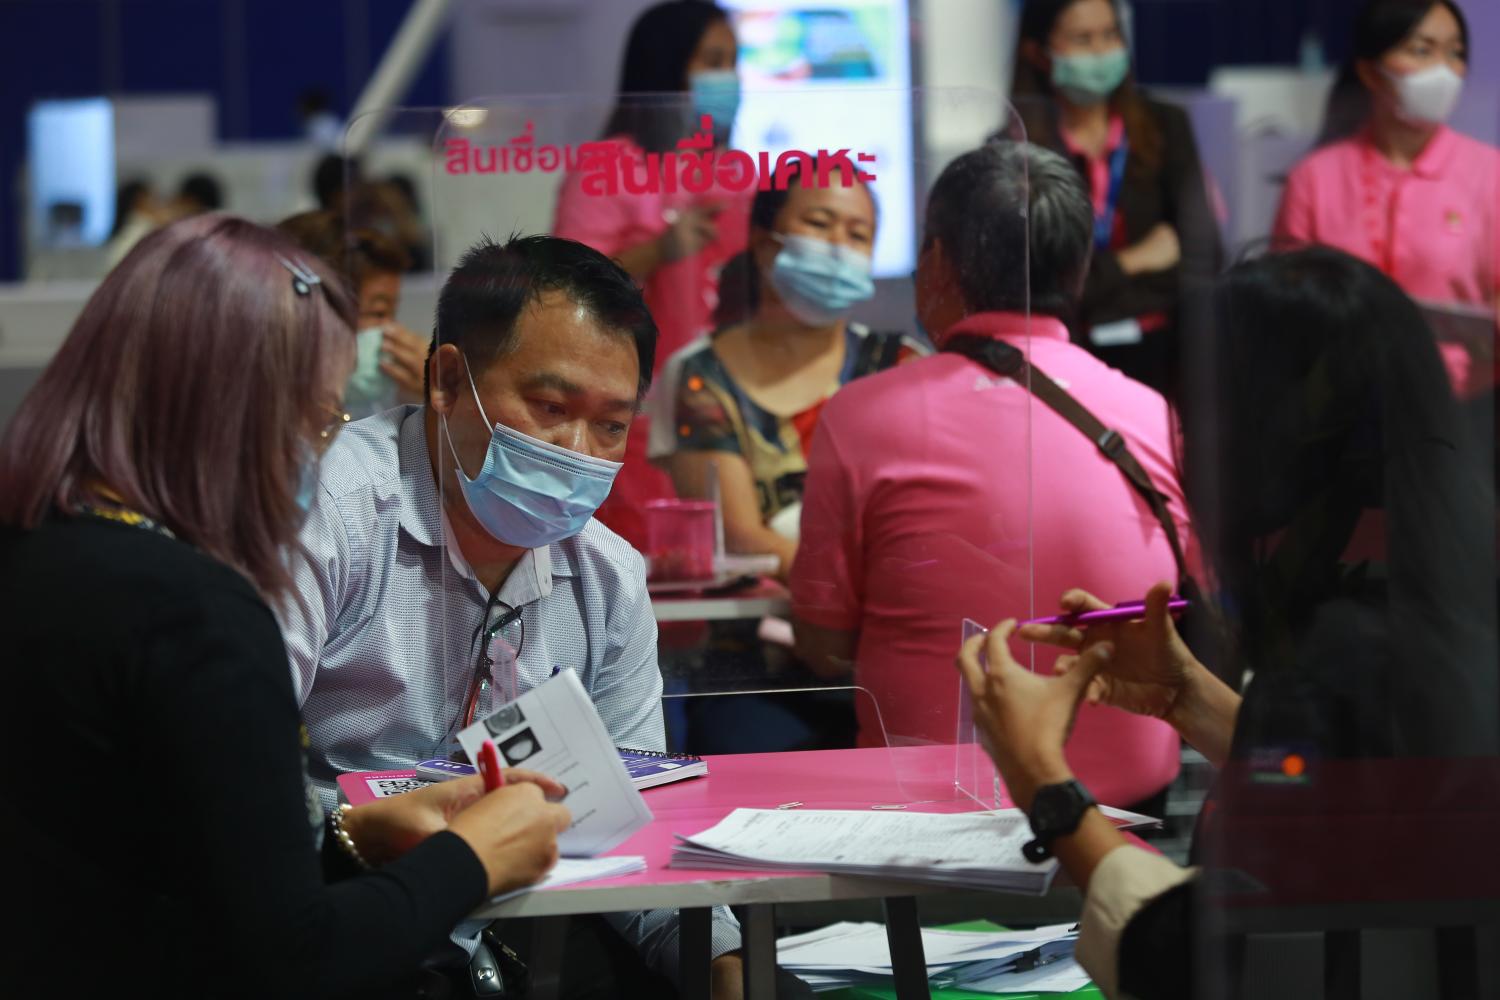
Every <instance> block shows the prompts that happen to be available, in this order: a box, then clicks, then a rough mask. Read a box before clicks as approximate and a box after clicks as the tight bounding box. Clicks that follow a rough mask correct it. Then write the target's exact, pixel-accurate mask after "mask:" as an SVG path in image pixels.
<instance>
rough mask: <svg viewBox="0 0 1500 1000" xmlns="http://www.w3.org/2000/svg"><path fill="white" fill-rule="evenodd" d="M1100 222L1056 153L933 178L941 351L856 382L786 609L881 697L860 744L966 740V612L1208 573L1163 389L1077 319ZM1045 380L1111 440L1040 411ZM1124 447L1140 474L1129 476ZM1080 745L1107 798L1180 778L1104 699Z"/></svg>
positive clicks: (818, 469) (975, 161) (920, 264)
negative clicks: (957, 667)
mask: <svg viewBox="0 0 1500 1000" xmlns="http://www.w3.org/2000/svg"><path fill="white" fill-rule="evenodd" d="M1092 232H1093V212H1092V210H1091V207H1090V205H1089V199H1088V195H1087V193H1086V191H1085V190H1084V187H1083V184H1082V182H1081V181H1080V180H1079V178H1078V175H1077V173H1076V172H1075V171H1074V169H1073V167H1072V165H1071V164H1069V163H1068V162H1067V160H1065V159H1063V157H1061V156H1059V155H1058V154H1056V153H1053V152H1051V151H1049V150H1046V149H1042V148H1041V147H1039V146H1035V145H1032V144H1029V143H1016V142H1004V141H992V142H990V143H987V144H986V145H985V146H983V147H981V148H980V149H977V150H973V151H971V152H968V153H965V154H964V155H962V156H960V157H958V158H957V159H956V160H954V161H953V162H952V163H951V164H949V165H948V167H947V168H945V169H944V171H943V173H942V174H941V175H940V176H939V177H938V180H937V182H936V184H934V185H933V188H932V193H931V195H930V196H929V198H928V203H927V217H926V224H925V228H924V233H923V240H922V249H921V253H920V255H919V257H918V260H917V276H916V286H917V287H916V292H917V315H918V318H919V319H920V321H921V323H922V326H923V327H924V328H925V329H927V330H928V331H930V333H931V335H932V338H933V341H934V343H935V344H936V345H937V347H938V353H937V354H934V355H932V356H931V357H925V358H918V359H916V360H913V361H912V362H910V363H909V364H904V365H901V366H900V367H897V368H894V369H892V370H890V371H885V372H880V373H878V374H875V375H870V376H868V377H866V378H862V379H859V380H857V381H855V382H851V383H850V384H849V385H847V386H845V387H844V388H843V389H842V390H840V391H839V393H838V394H837V395H835V396H834V397H833V398H832V399H831V400H829V401H828V404H827V406H826V407H825V408H824V410H823V415H822V417H821V419H820V420H819V424H818V430H817V434H816V435H815V436H814V438H813V445H812V453H811V455H810V456H809V459H808V473H807V484H806V488H805V495H804V500H803V510H802V540H801V542H800V544H799V546H798V550H797V559H796V562H794V563H793V564H792V573H791V590H792V616H793V619H794V625H795V631H796V642H797V653H798V655H799V656H800V657H801V658H802V660H803V661H804V662H806V663H807V664H808V665H809V666H810V667H811V668H812V669H813V670H814V671H816V672H817V673H819V674H820V675H821V676H824V677H826V678H828V679H830V680H836V681H844V680H845V679H846V678H851V677H852V682H853V683H855V684H858V685H859V686H860V687H861V688H863V689H865V690H866V691H868V692H870V695H871V696H872V697H873V703H872V699H871V697H860V698H858V699H856V702H855V708H856V710H857V711H858V713H859V742H860V744H861V745H862V746H881V745H885V744H886V743H887V741H890V742H891V743H893V744H894V743H899V742H909V741H913V740H915V741H920V742H928V743H933V742H935V743H947V742H951V741H952V740H953V736H954V733H955V732H956V726H957V723H958V704H957V701H956V699H955V698H954V692H953V690H952V688H950V687H949V686H948V685H947V683H945V680H946V678H947V677H948V673H947V671H948V670H949V669H951V667H950V665H951V663H952V659H953V649H954V643H955V640H956V639H957V637H958V636H959V635H960V632H961V629H962V627H963V622H964V619H965V618H971V619H973V620H975V621H980V622H988V621H996V620H998V619H999V618H1000V617H1003V616H1004V615H1005V614H1006V613H1007V611H1009V613H1013V614H1016V615H1018V616H1024V613H1025V612H1026V611H1027V610H1028V608H1029V607H1030V603H1031V600H1032V594H1033V593H1040V594H1049V593H1061V592H1062V589H1063V588H1064V587H1067V586H1070V584H1069V583H1068V581H1069V580H1074V579H1078V578H1079V574H1087V575H1088V576H1089V577H1090V579H1091V580H1092V581H1093V582H1092V586H1093V587H1095V588H1097V589H1098V591H1100V592H1102V593H1103V594H1104V595H1105V596H1106V597H1107V598H1108V599H1110V600H1112V601H1127V600H1132V599H1139V598H1140V596H1141V595H1142V594H1143V593H1145V591H1146V589H1147V588H1148V587H1149V586H1150V585H1151V584H1152V583H1153V582H1155V581H1156V580H1158V579H1162V578H1163V577H1176V578H1178V579H1179V580H1185V578H1186V576H1187V572H1188V570H1189V569H1190V568H1191V567H1192V566H1194V565H1196V562H1197V557H1196V551H1195V546H1194V544H1193V536H1192V532H1191V529H1190V527H1189V524H1188V517H1187V509H1186V504H1185V502H1184V500H1183V496H1182V489H1181V486H1180V485H1179V483H1178V478H1177V473H1176V468H1175V463H1174V460H1173V450H1172V433H1171V424H1170V414H1169V412H1168V409H1167V404H1166V401H1165V400H1164V399H1163V398H1162V397H1161V395H1160V394H1159V393H1157V392H1156V391H1155V390H1153V389H1151V388H1149V387H1147V386H1144V385H1141V384H1140V383H1138V382H1135V381H1133V380H1131V379H1130V378H1127V377H1126V376H1125V375H1123V374H1121V373H1120V372H1118V371H1116V370H1114V369H1112V368H1110V367H1109V366H1107V365H1105V364H1103V363H1102V362H1100V361H1099V360H1098V359H1097V358H1094V357H1092V356H1091V355H1090V354H1089V353H1088V352H1087V351H1085V350H1084V349H1083V348H1082V347H1080V346H1078V345H1076V344H1074V343H1072V342H1071V341H1070V340H1069V337H1068V330H1067V327H1066V326H1065V325H1064V324H1063V320H1062V317H1063V316H1066V315H1069V314H1070V313H1071V312H1072V310H1073V309H1074V307H1075V306H1076V304H1077V301H1078V296H1079V294H1080V292H1081V290H1082V288H1083V286H1084V281H1085V275H1086V274H1087V272H1088V267H1089V255H1090V252H1091V249H1092V248H1091V234H1092ZM1028 258H1029V267H1028V264H1027V262H1028ZM1028 277H1029V284H1028ZM1005 362H1009V364H1007V363H1005ZM1021 364H1025V365H1034V366H1035V367H1034V368H1028V369H1026V370H1025V371H1023V370H1021V368H1020V367H1019V365H1021ZM1002 370H1004V371H1008V372H1009V374H1006V375H1002V374H1001V371H1002ZM1040 375H1045V376H1047V377H1050V378H1051V379H1053V380H1056V382H1057V383H1058V384H1059V385H1063V386H1066V392H1067V393H1068V394H1069V395H1070V396H1071V397H1072V402H1073V403H1074V405H1075V406H1078V407H1081V408H1086V409H1087V411H1088V412H1089V413H1091V414H1092V415H1093V416H1094V417H1095V419H1096V421H1097V422H1099V423H1101V424H1102V425H1103V427H1104V428H1105V429H1107V431H1108V434H1105V433H1104V430H1101V429H1095V430H1090V431H1088V432H1087V433H1086V432H1085V431H1084V430H1083V429H1081V428H1080V427H1079V426H1078V424H1077V423H1076V422H1075V421H1074V419H1072V418H1069V417H1067V416H1065V415H1064V414H1063V413H1061V412H1059V411H1058V410H1057V409H1055V408H1054V407H1053V406H1052V405H1051V404H1050V403H1047V402H1044V401H1043V400H1044V396H1043V391H1042V390H1041V389H1039V388H1037V383H1038V382H1039V378H1038V376H1040ZM1028 386H1029V387H1030V391H1028V388H1027V387H1028ZM1109 441H1113V442H1114V443H1113V445H1109V447H1110V449H1111V450H1110V451H1106V450H1105V449H1106V445H1107V444H1108V442H1109ZM1099 442H1105V443H1099ZM1120 452H1125V453H1128V454H1129V455H1131V456H1133V458H1134V460H1135V461H1136V463H1137V470H1138V471H1139V472H1140V474H1141V477H1142V479H1143V480H1146V481H1147V482H1146V483H1141V484H1137V483H1133V482H1132V481H1131V479H1129V478H1127V474H1126V472H1125V470H1124V469H1123V468H1122V464H1117V463H1116V462H1115V461H1114V460H1112V458H1111V457H1110V456H1111V454H1115V453H1120ZM1144 490H1149V491H1150V499H1149V500H1148V499H1147V497H1146V494H1145V492H1144ZM1169 527H1170V530H1168V529H1169ZM997 612H998V613H997ZM1036 668H1037V669H1038V670H1039V671H1042V672H1044V673H1045V672H1047V671H1049V670H1050V668H1051V660H1050V658H1038V660H1037V663H1036ZM1070 750H1071V751H1076V752H1079V753H1083V754H1087V755H1090V756H1091V758H1092V759H1093V760H1094V761H1095V762H1097V763H1099V765H1100V766H1099V767H1097V768H1096V769H1095V773H1106V774H1108V775H1109V776H1110V780H1111V785H1110V787H1109V788H1108V789H1104V790H1101V794H1102V795H1106V796H1108V798H1109V801H1110V804H1112V805H1118V806H1130V805H1132V804H1136V803H1141V802H1143V801H1145V800H1148V799H1150V798H1151V797H1153V796H1155V795H1157V794H1158V793H1160V792H1162V790H1163V789H1165V788H1166V787H1167V785H1169V784H1170V783H1171V781H1172V779H1173V778H1174V777H1176V775H1177V770H1178V763H1179V741H1178V739H1177V736H1176V734H1174V733H1173V732H1172V730H1171V729H1170V727H1168V726H1166V725H1165V724H1163V723H1161V722H1158V721H1154V720H1150V719H1141V718H1132V717H1130V716H1128V715H1126V714H1125V713H1123V712H1120V711H1118V710H1116V709H1097V710H1090V711H1089V712H1088V713H1087V715H1086V717H1085V718H1083V719H1081V720H1080V721H1079V726H1078V732H1077V734H1076V735H1075V736H1074V739H1073V741H1072V743H1071V744H1070Z"/></svg>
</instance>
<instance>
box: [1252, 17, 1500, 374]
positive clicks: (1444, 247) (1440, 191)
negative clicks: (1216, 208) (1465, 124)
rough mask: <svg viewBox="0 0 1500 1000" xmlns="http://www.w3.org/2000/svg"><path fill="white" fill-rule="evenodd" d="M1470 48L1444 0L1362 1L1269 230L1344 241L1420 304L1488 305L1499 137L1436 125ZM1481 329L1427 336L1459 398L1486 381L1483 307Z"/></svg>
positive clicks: (1497, 245) (1492, 289)
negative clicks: (1319, 119) (1349, 45)
mask: <svg viewBox="0 0 1500 1000" xmlns="http://www.w3.org/2000/svg"><path fill="white" fill-rule="evenodd" d="M1471 58H1472V53H1471V51H1470V46H1469V29H1468V24H1467V22H1466V21H1465V19H1464V15H1463V11H1462V10H1461V9H1460V8H1459V6H1458V4H1457V3H1454V2H1452V0H1371V2H1370V3H1368V4H1366V5H1365V7H1364V8H1363V9H1362V10H1361V11H1360V13H1359V17H1358V19H1357V20H1356V21H1355V25H1354V54H1353V56H1352V57H1351V58H1350V60H1349V63H1348V64H1347V65H1346V66H1345V67H1344V70H1343V72H1342V74H1341V75H1340V77H1339V79H1338V82H1337V84H1335V86H1334V90H1333V93H1332V95H1331V96H1330V97H1329V100H1328V113H1327V118H1326V121H1325V123H1324V130H1323V135H1322V138H1321V140H1320V142H1321V145H1320V148H1319V149H1318V150H1316V151H1315V152H1314V153H1312V154H1311V155H1310V156H1308V157H1307V159H1305V160H1303V161H1302V162H1301V163H1300V164H1298V165H1297V167H1296V169H1295V170H1293V171H1292V173H1291V175H1290V176H1289V177H1288V178H1287V184H1286V191H1285V193H1284V195H1283V196H1282V201H1281V209H1280V211H1279V212H1278V214H1277V218H1276V227H1275V235H1276V237H1277V238H1278V239H1280V240H1282V241H1285V242H1290V243H1321V244H1324V245H1327V246H1332V247H1337V248H1338V249H1340V250H1344V251H1346V252H1348V253H1351V254H1353V255H1354V256H1356V257H1358V258H1360V259H1361V260H1365V261H1368V262H1369V263H1370V264H1373V265H1374V266H1375V267H1377V268H1379V269H1380V270H1381V271H1382V272H1384V273H1385V274H1387V275H1389V276H1390V277H1391V278H1392V279H1394V280H1395V281H1396V283H1397V284H1399V285H1400V286H1401V287H1402V288H1403V289H1404V290H1405V291H1406V293H1407V294H1408V295H1410V296H1412V297H1413V298H1415V299H1417V300H1418V301H1419V302H1421V303H1424V304H1429V305H1434V304H1435V305H1451V304H1458V305H1462V306H1471V307H1478V308H1480V309H1482V310H1488V311H1491V312H1493V311H1494V310H1495V308H1496V304H1497V297H1500V219H1497V212H1500V150H1497V149H1496V148H1495V147H1493V146H1490V145H1487V144H1485V143H1482V142H1479V141H1478V140H1476V139H1471V138H1469V137H1468V136H1466V135H1463V134H1461V133H1459V132H1455V131H1454V130H1453V129H1451V128H1449V127H1448V126H1447V125H1446V124H1445V122H1446V121H1447V120H1448V117H1449V116H1450V115H1451V114H1452V112H1453V109H1454V108H1455V107H1456V106H1457V104H1458V100H1459V97H1460V96H1461V94H1462V92H1463V87H1464V81H1465V78H1466V77H1467V76H1468V73H1469V65H1470V61H1471ZM1480 334H1481V336H1480V338H1478V339H1477V340H1475V339H1470V340H1469V341H1468V342H1464V341H1461V340H1445V341H1444V342H1442V343H1441V344H1440V345H1439V350H1440V351H1441V353H1442V356H1443V361H1444V364H1445V365H1446V366H1447V368H1448V372H1449V376H1450V378H1451V380H1452V383H1453V386H1454V389H1455V391H1456V392H1457V393H1458V394H1459V395H1460V396H1461V397H1465V398H1469V397H1473V396H1475V395H1477V394H1480V393H1483V392H1485V391H1486V390H1488V389H1492V388H1493V386H1494V370H1493V367H1492V358H1493V354H1494V324H1493V320H1491V322H1490V323H1489V324H1488V328H1487V329H1486V328H1485V327H1484V326H1482V325H1481V328H1480ZM1484 334H1488V336H1484Z"/></svg>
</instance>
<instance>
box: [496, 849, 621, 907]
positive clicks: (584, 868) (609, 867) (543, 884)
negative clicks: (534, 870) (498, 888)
mask: <svg viewBox="0 0 1500 1000" xmlns="http://www.w3.org/2000/svg"><path fill="white" fill-rule="evenodd" d="M645 870H646V859H645V858H643V857H641V856H640V855H638V854H620V855H616V856H614V857H606V858H559V859H558V862H557V864H555V865H553V866H552V870H551V871H550V872H548V873H547V876H546V878H544V879H542V880H541V881H540V882H538V883H537V884H536V885H529V886H527V887H526V888H524V889H517V890H515V891H514V892H507V893H502V894H501V895H499V896H496V897H494V898H493V899H491V900H490V902H491V903H498V902H500V901H501V900H505V899H510V898H511V897H512V896H519V895H521V894H522V893H525V892H531V891H532V890H533V889H553V888H556V887H557V886H561V885H576V884H577V883H579V882H592V881H594V880H595V879H600V878H616V877H618V876H620V875H633V874H635V873H636V872H643V871H645Z"/></svg>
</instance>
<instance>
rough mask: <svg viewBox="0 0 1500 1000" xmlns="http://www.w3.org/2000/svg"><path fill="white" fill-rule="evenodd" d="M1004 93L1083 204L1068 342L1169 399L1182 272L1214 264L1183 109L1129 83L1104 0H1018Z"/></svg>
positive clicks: (1210, 226) (1111, 10)
mask: <svg viewBox="0 0 1500 1000" xmlns="http://www.w3.org/2000/svg"><path fill="white" fill-rule="evenodd" d="M1011 94H1012V98H1011V99H1012V101H1013V102H1014V103H1015V105H1016V108H1017V109H1018V111H1019V112H1020V114H1021V119H1022V121H1023V123H1024V124H1025V127H1026V135H1027V138H1028V139H1030V141H1032V142H1034V143H1036V144H1037V145H1039V146H1045V147H1047V148H1049V149H1052V150H1053V151H1054V152H1057V153H1061V154H1062V155H1064V156H1066V157H1068V158H1069V160H1071V161H1072V163H1073V165H1074V166H1075V167H1076V168H1077V169H1078V172H1079V173H1080V174H1081V175H1082V176H1083V179H1084V182H1085V184H1086V185H1087V186H1088V188H1089V192H1090V196H1091V198H1092V200H1093V203H1094V259H1093V263H1092V265H1091V266H1090V268H1089V275H1088V280H1087V283H1086V284H1085V285H1084V292H1083V297H1082V300H1081V302H1080V303H1079V311H1078V315H1077V316H1075V317H1074V318H1073V320H1072V322H1071V323H1070V324H1069V326H1070V329H1071V331H1072V334H1073V339H1074V340H1075V341H1076V342H1078V343H1080V344H1082V345H1084V346H1085V347H1087V348H1088V349H1089V350H1090V351H1091V352H1092V353H1094V354H1095V355H1097V356H1098V357H1099V358H1100V359H1101V360H1103V361H1105V362H1106V363H1108V364H1110V365H1112V366H1114V367H1115V368H1118V369H1120V370H1121V371H1123V372H1124V373H1125V374H1127V375H1129V376H1130V377H1132V378H1134V379H1136V380H1137V381H1140V382H1144V383H1146V384H1147V385H1150V386H1151V387H1152V388H1154V389H1157V390H1159V391H1162V392H1164V393H1166V394H1167V395H1168V396H1169V397H1170V396H1171V395H1172V390H1173V389H1174V387H1175V378H1174V376H1173V371H1174V368H1175V365H1176V357H1177V353H1178V345H1177V342H1176V330H1177V326H1178V322H1177V320H1178V317H1177V313H1178V306H1179V301H1180V298H1181V289H1182V285H1183V279H1184V278H1185V277H1188V276H1191V275H1194V274H1201V275H1203V276H1205V277H1211V276H1212V275H1213V274H1216V273H1217V272H1218V270H1219V266H1220V261H1221V255H1220V246H1219V232H1218V226H1217V223H1216V220H1215V218H1214V213H1213V211H1212V210H1211V209H1210V207H1209V198H1208V193H1207V186H1206V184H1205V182H1204V176H1203V170H1202V166H1201V164H1200V163H1199V159H1198V147H1197V143H1196V142H1195V141H1194V138H1193V130H1192V126H1191V125H1190V123H1189V122H1188V118H1187V115H1186V114H1185V113H1184V112H1183V111H1182V110H1181V109H1180V108H1177V107H1174V106H1172V105H1168V104H1163V103H1161V102H1159V101H1154V100H1150V99H1149V98H1147V97H1146V96H1144V95H1143V94H1142V93H1141V92H1140V90H1139V89H1138V88H1137V87H1136V84H1135V80H1134V76H1133V74H1132V73H1131V68H1130V53H1129V50H1128V49H1127V47H1126V39H1125V32H1124V29H1123V27H1122V24H1121V20H1120V11H1119V9H1118V7H1117V4H1116V2H1115V0H1027V3H1026V5H1025V7H1024V8H1023V9H1022V11H1021V24H1020V31H1019V43H1018V47H1017V52H1016V60H1015V79H1014V82H1013V84H1012V87H1011Z"/></svg>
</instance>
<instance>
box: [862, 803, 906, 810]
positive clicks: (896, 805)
mask: <svg viewBox="0 0 1500 1000" xmlns="http://www.w3.org/2000/svg"><path fill="white" fill-rule="evenodd" d="M870 808H871V809H905V808H906V803H904V802H902V803H892V804H891V805H879V806H871V807H870Z"/></svg>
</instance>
